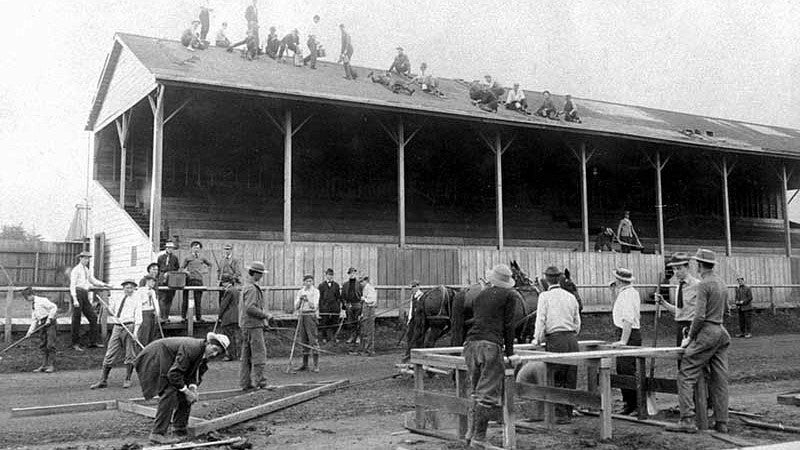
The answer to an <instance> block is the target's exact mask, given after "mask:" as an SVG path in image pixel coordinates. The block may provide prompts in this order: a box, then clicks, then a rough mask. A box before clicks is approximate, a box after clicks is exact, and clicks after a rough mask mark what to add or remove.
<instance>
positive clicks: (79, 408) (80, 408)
mask: <svg viewBox="0 0 800 450" xmlns="http://www.w3.org/2000/svg"><path fill="white" fill-rule="evenodd" d="M107 409H117V401H116V400H103V401H98V402H84V403H67V404H64V405H48V406H30V407H27V408H11V417H32V416H49V415H54V414H64V413H78V412H87V411H105V410H107Z"/></svg>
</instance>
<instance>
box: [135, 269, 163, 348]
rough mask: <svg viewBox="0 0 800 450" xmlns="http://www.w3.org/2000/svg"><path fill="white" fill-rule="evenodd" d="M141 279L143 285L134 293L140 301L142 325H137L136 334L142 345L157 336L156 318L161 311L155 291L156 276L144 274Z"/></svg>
mask: <svg viewBox="0 0 800 450" xmlns="http://www.w3.org/2000/svg"><path fill="white" fill-rule="evenodd" d="M142 281H144V283H145V284H144V286H142V287H140V288H138V289H137V290H136V295H137V296H138V297H139V301H140V302H141V303H142V326H141V327H139V333H138V334H137V335H136V336H137V337H138V338H139V342H140V343H141V344H142V345H143V346H146V345H147V344H149V343H151V342H153V341H154V340H156V339H157V338H158V336H159V335H158V334H157V329H158V324H157V323H156V320H158V318H159V317H160V315H161V311H160V309H159V305H158V296H157V295H156V291H155V286H156V283H157V280H156V277H155V276H153V275H145V277H144V278H142ZM161 337H163V336H161Z"/></svg>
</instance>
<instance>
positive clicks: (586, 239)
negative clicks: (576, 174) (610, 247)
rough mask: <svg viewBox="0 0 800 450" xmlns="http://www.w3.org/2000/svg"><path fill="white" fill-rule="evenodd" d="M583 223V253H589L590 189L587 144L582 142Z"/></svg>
mask: <svg viewBox="0 0 800 450" xmlns="http://www.w3.org/2000/svg"><path fill="white" fill-rule="evenodd" d="M580 156H581V158H580V159H581V223H582V225H583V251H584V252H588V251H589V198H588V195H589V188H588V182H587V179H586V162H587V159H586V143H585V142H581V155H580Z"/></svg>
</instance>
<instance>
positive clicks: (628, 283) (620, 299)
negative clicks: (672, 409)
mask: <svg viewBox="0 0 800 450" xmlns="http://www.w3.org/2000/svg"><path fill="white" fill-rule="evenodd" d="M614 278H615V279H616V280H615V281H614V283H612V287H615V288H616V291H617V298H616V299H615V300H614V307H613V309H612V311H611V317H612V319H613V322H614V326H615V327H617V335H618V336H619V340H618V341H617V342H614V343H612V344H611V346H612V347H622V346H626V345H628V346H636V347H639V346H641V345H642V334H641V332H640V331H639V328H640V326H639V320H640V316H641V314H640V305H641V297H640V296H639V291H637V290H636V288H635V287H633V282H634V281H635V278H634V277H633V272H631V271H630V269H626V268H623V267H620V268H618V269H616V270H615V271H614ZM617 373H618V374H620V375H636V358H633V357H622V358H617ZM620 390H621V391H622V399H623V401H624V402H625V407H624V408H623V410H622V414H624V415H630V414H633V413H635V412H636V411H637V410H638V396H637V395H636V389H620Z"/></svg>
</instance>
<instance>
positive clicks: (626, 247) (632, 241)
mask: <svg viewBox="0 0 800 450" xmlns="http://www.w3.org/2000/svg"><path fill="white" fill-rule="evenodd" d="M619 240H620V241H621V242H623V244H622V245H620V247H619V250H620V251H621V252H622V253H630V252H631V248H632V245H633V244H636V239H635V238H634V237H633V236H620V237H619ZM624 244H631V245H624Z"/></svg>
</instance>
